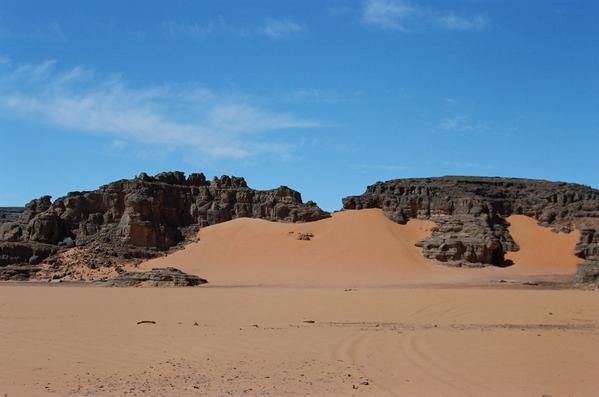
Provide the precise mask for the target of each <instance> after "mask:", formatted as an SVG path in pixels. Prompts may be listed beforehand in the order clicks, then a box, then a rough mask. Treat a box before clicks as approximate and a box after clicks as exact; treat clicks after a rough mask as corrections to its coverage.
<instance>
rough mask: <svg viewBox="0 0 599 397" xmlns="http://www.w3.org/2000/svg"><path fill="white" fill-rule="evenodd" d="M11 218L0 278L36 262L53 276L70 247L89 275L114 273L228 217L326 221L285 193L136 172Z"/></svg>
mask: <svg viewBox="0 0 599 397" xmlns="http://www.w3.org/2000/svg"><path fill="white" fill-rule="evenodd" d="M16 212H17V215H16V216H14V215H11V220H9V221H5V222H0V279H8V278H15V277H18V278H19V279H23V278H25V277H26V274H28V275H29V277H34V276H35V273H36V272H37V271H38V270H39V267H36V266H38V265H39V264H41V263H42V262H43V263H44V266H46V267H48V266H49V267H50V269H56V271H59V270H61V271H62V270H64V269H65V268H70V267H69V266H68V265H69V264H68V263H65V261H66V259H65V256H64V255H62V254H63V253H64V252H65V251H67V250H69V249H71V248H74V247H77V248H78V257H79V258H82V259H83V260H84V262H85V265H86V266H88V267H90V268H92V269H94V268H98V267H116V266H118V265H119V264H121V263H123V262H126V261H129V262H131V261H135V260H141V259H144V258H151V257H154V256H157V255H163V254H164V252H165V251H167V250H169V249H171V248H173V247H176V246H177V245H179V244H182V243H184V242H185V241H186V240H190V239H193V238H194V236H195V235H196V233H197V231H198V229H199V228H201V227H205V226H208V225H214V224H217V223H220V222H225V221H228V220H231V219H234V218H240V217H252V218H260V219H266V220H270V221H276V222H309V221H314V220H318V219H322V218H326V217H329V216H330V215H329V214H328V213H327V212H325V211H323V210H321V209H320V208H319V207H318V206H317V205H316V203H314V202H311V201H309V202H307V203H304V202H303V201H302V198H301V195H300V193H299V192H297V191H295V190H292V189H290V188H288V187H286V186H281V187H278V188H276V189H272V190H255V189H252V188H250V187H248V186H247V183H246V181H245V180H244V179H243V178H238V177H229V176H222V177H220V178H217V177H214V178H213V179H212V180H207V179H206V177H205V176H204V174H201V173H200V174H191V175H189V176H187V177H186V176H185V174H183V173H182V172H164V173H160V174H157V175H155V176H149V175H147V174H145V173H142V174H140V175H139V176H138V177H136V178H134V179H125V180H120V181H116V182H112V183H109V184H107V185H104V186H101V187H100V188H99V189H97V190H94V191H88V192H71V193H69V194H68V195H67V196H65V197H61V198H59V199H57V200H56V201H54V202H52V201H51V198H50V197H49V196H43V197H40V198H39V199H35V200H32V201H31V202H30V203H28V204H27V205H26V207H25V208H24V210H23V211H22V212H21V213H18V211H16ZM14 213H15V211H12V212H11V214H14ZM8 266H10V271H8V269H9V268H8ZM18 266H22V267H21V270H19V269H18V268H17V267H18ZM71 267H72V266H71ZM71 276H72V275H71Z"/></svg>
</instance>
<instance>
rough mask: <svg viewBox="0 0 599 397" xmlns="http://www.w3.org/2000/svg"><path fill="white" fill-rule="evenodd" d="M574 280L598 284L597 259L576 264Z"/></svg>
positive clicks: (598, 262)
mask: <svg viewBox="0 0 599 397" xmlns="http://www.w3.org/2000/svg"><path fill="white" fill-rule="evenodd" d="M576 282H577V283H579V284H598V285H599V261H585V262H583V263H580V264H578V265H576Z"/></svg>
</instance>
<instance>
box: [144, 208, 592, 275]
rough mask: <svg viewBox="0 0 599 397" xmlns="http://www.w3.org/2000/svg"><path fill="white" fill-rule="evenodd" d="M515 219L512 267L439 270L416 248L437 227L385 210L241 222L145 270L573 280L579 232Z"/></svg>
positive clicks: (204, 234)
mask: <svg viewBox="0 0 599 397" xmlns="http://www.w3.org/2000/svg"><path fill="white" fill-rule="evenodd" d="M509 220H510V222H511V226H510V232H511V233H512V235H513V237H514V240H515V241H516V242H517V243H518V244H519V246H520V251H518V252H509V253H508V254H507V258H508V259H510V260H512V261H513V262H514V265H513V266H511V267H508V268H497V267H488V268H485V269H467V268H452V267H447V266H443V265H441V264H439V263H435V262H434V261H432V260H430V259H428V258H425V257H424V256H422V254H421V251H420V248H418V247H416V246H415V245H414V244H415V243H416V242H417V241H418V240H420V239H423V238H425V237H427V236H429V235H430V229H431V228H432V227H433V226H434V223H433V222H431V221H427V220H418V219H413V220H410V221H409V222H408V223H407V224H405V225H400V224H397V223H395V222H393V221H391V220H389V219H387V218H386V217H385V215H384V214H383V212H382V211H381V210H379V209H366V210H348V211H342V212H338V213H335V214H333V216H332V217H331V218H328V219H323V220H320V221H315V222H309V223H302V224H289V223H275V222H269V221H265V220H261V219H251V218H239V219H235V220H232V221H229V222H224V223H221V224H218V225H213V226H209V227H206V228H203V229H202V230H201V231H200V233H199V234H198V238H199V241H198V242H195V243H191V244H189V245H187V246H186V247H185V248H184V249H182V250H180V251H177V252H175V253H173V254H170V255H168V256H164V257H160V258H155V259H151V260H149V261H146V262H144V263H142V264H141V265H140V268H141V269H142V270H143V269H146V270H147V269H150V268H153V267H166V266H174V267H177V268H179V269H181V270H183V271H185V272H186V273H190V274H195V275H198V276H200V277H203V278H206V279H208V281H209V282H210V284H211V285H293V286H336V285H339V286H348V285H363V286H381V285H398V284H421V283H425V284H428V283H430V284H436V283H456V282H475V283H476V282H487V281H490V280H497V279H500V278H505V277H519V276H530V275H564V274H574V272H575V268H576V263H579V262H580V259H579V258H577V257H576V256H574V254H573V249H574V246H575V244H576V241H577V240H578V238H579V232H577V231H575V232H572V233H569V234H565V233H559V234H558V233H554V232H552V231H551V229H549V228H545V227H542V226H540V225H538V224H537V223H536V221H535V220H534V219H532V218H528V217H526V216H520V215H515V216H512V217H510V218H509ZM302 235H303V236H304V238H309V239H308V240H302V239H300V236H302Z"/></svg>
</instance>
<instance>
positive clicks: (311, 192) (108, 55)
mask: <svg viewBox="0 0 599 397" xmlns="http://www.w3.org/2000/svg"><path fill="white" fill-rule="evenodd" d="M597 21H599V2H596V1H592V0H588V1H574V0H569V1H566V0H562V1H558V0H548V1H516V0H513V1H507V0H505V1H501V0H487V1H485V0H461V1H425V0H411V1H408V0H405V1H404V0H356V1H340V0H338V1H333V0H330V1H306V0H301V1H291V0H269V1H267V0H265V1H243V2H242V1H225V0H218V1H169V2H168V4H167V3H166V2H163V1H131V2H123V1H86V2H81V1H75V0H65V1H60V2H50V1H29V0H18V1H17V0H14V1H13V0H0V206H13V205H15V206H16V205H23V204H25V203H26V202H27V201H29V200H30V199H31V198H34V197H39V196H41V195H43V194H51V195H53V196H54V197H58V196H61V195H64V194H66V193H67V192H68V191H73V190H91V189H95V188H97V187H98V186H99V185H101V184H105V183H108V182H110V181H112V180H116V179H121V178H129V177H133V176H134V175H136V174H138V173H139V172H141V171H145V172H147V173H150V174H154V173H157V172H160V171H166V170H181V171H185V172H187V173H189V172H204V173H205V174H206V175H207V176H208V177H211V176H213V175H222V174H229V175H237V176H244V177H245V178H246V179H247V181H248V184H249V185H250V186H251V187H254V188H260V189H267V188H273V187H276V186H279V185H288V186H290V187H292V188H294V189H297V190H299V191H300V192H301V193H302V196H303V198H304V200H314V201H317V202H318V203H319V204H320V205H321V206H322V207H323V208H325V209H327V210H334V209H338V208H340V207H341V197H343V196H346V195H349V194H359V193H362V192H363V191H364V189H365V188H366V186H367V185H369V184H372V183H374V182H376V181H379V180H387V179H394V178H404V177H422V176H440V175H498V176H513V177H527V178H542V179H549V180H563V181H568V182H577V183H583V184H587V185H591V186H593V187H595V188H598V187H599V179H598V177H599V72H598V71H599V23H597Z"/></svg>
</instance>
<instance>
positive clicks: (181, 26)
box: [162, 17, 306, 39]
mask: <svg viewBox="0 0 599 397" xmlns="http://www.w3.org/2000/svg"><path fill="white" fill-rule="evenodd" d="M162 28H163V29H164V30H165V31H166V33H167V34H168V35H169V36H170V37H171V38H177V37H190V38H193V39H203V38H207V37H210V36H214V35H217V34H224V35H230V36H235V37H240V38H247V37H254V36H263V37H268V38H270V39H282V38H290V37H295V36H298V35H300V34H302V33H303V32H305V30H306V29H305V27H304V26H302V25H300V24H299V23H297V22H295V21H293V20H290V19H278V18H264V20H263V21H262V23H261V24H259V25H255V26H248V27H239V26H234V25H231V24H229V23H228V22H227V21H226V20H225V19H224V18H223V17H218V18H215V19H210V20H208V21H205V22H182V21H173V20H169V21H165V22H163V23H162Z"/></svg>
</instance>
